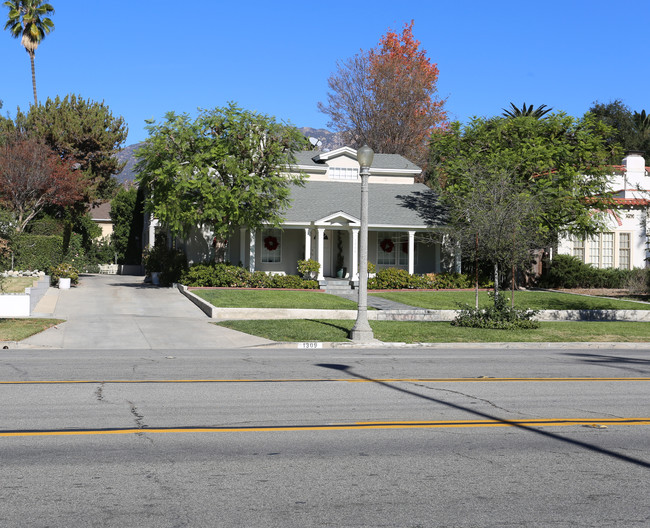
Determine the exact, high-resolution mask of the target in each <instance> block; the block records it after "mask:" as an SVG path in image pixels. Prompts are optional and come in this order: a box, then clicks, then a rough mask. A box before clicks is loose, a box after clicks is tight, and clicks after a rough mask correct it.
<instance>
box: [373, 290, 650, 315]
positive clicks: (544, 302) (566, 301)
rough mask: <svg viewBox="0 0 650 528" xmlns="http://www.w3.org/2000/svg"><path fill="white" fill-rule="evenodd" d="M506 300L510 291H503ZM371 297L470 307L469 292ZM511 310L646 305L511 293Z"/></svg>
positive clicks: (482, 301) (483, 297)
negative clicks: (513, 307)
mask: <svg viewBox="0 0 650 528" xmlns="http://www.w3.org/2000/svg"><path fill="white" fill-rule="evenodd" d="M505 293H506V295H507V296H508V298H510V295H511V292H505ZM371 295H374V296H376V297H382V298H384V299H389V300H391V301H396V302H400V303H403V304H408V305H409V306H417V307H419V308H427V309H430V310H456V309H458V305H459V304H464V303H467V304H469V305H471V306H474V303H475V298H476V293H475V292H472V291H426V292H423V291H398V292H372V294H371ZM488 302H490V301H489V299H488V294H487V292H484V291H481V292H479V306H486V305H487V304H488ZM515 307H517V308H523V309H532V310H650V304H643V303H636V302H630V301H618V300H613V299H605V298H602V297H585V296H582V295H572V294H569V293H556V292H538V291H522V292H515Z"/></svg>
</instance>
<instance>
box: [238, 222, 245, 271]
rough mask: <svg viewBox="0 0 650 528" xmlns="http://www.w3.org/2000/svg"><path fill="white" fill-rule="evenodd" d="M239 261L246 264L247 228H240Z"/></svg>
mask: <svg viewBox="0 0 650 528" xmlns="http://www.w3.org/2000/svg"><path fill="white" fill-rule="evenodd" d="M239 262H241V265H242V266H246V228H245V227H240V228H239Z"/></svg>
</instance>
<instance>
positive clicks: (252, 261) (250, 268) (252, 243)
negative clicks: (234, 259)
mask: <svg viewBox="0 0 650 528" xmlns="http://www.w3.org/2000/svg"><path fill="white" fill-rule="evenodd" d="M248 244H249V245H248V258H249V260H248V271H250V272H251V273H253V272H254V271H255V230H254V229H251V234H250V239H249V243H248Z"/></svg>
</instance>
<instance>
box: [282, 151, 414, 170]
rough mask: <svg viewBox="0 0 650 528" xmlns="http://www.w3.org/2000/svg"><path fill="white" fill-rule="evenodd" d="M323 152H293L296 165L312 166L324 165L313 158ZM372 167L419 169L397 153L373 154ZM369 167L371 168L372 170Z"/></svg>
mask: <svg viewBox="0 0 650 528" xmlns="http://www.w3.org/2000/svg"><path fill="white" fill-rule="evenodd" d="M320 154H324V152H321V151H317V150H303V151H300V152H296V153H294V156H295V157H296V161H297V162H298V165H303V166H312V167H323V168H324V167H326V165H325V163H324V162H320V163H317V162H315V161H314V160H313V158H315V157H316V156H318V155H320ZM372 169H394V170H397V171H399V170H420V167H418V166H417V165H415V164H414V163H411V162H410V161H409V160H407V159H406V158H405V157H403V156H400V155H399V154H375V157H374V158H373V161H372ZM372 169H371V170H372Z"/></svg>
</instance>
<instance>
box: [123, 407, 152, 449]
mask: <svg viewBox="0 0 650 528" xmlns="http://www.w3.org/2000/svg"><path fill="white" fill-rule="evenodd" d="M126 402H127V403H128V404H129V406H130V408H131V414H132V415H133V417H134V419H135V420H134V421H135V425H137V426H138V429H139V431H138V432H137V433H135V434H136V435H137V436H140V437H142V438H146V439H147V440H149V442H150V443H151V444H153V443H154V442H153V439H152V438H151V437H149V436H147V435H146V434H145V432H144V431H145V430H146V428H147V427H148V426H147V424H145V423H144V415H143V414H140V411H138V408H137V407H136V406H135V404H134V403H133V402H132V401H129V400H126Z"/></svg>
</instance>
